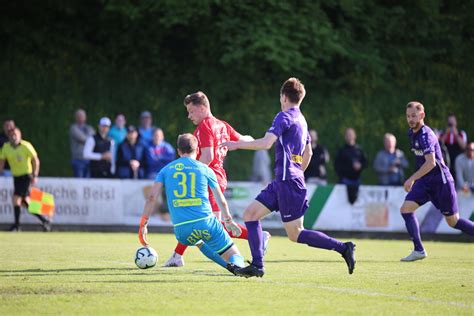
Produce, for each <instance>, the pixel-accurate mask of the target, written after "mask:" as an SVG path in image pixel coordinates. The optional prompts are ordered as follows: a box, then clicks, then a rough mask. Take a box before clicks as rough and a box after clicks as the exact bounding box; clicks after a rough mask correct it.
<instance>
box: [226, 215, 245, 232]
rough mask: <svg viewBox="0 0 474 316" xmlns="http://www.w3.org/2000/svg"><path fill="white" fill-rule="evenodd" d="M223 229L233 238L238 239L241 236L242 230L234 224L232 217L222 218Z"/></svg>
mask: <svg viewBox="0 0 474 316" xmlns="http://www.w3.org/2000/svg"><path fill="white" fill-rule="evenodd" d="M224 227H225V229H226V230H227V231H228V232H231V233H232V236H233V237H239V236H240V235H241V234H242V229H241V228H240V227H239V225H237V223H236V222H234V220H233V219H232V217H227V218H224Z"/></svg>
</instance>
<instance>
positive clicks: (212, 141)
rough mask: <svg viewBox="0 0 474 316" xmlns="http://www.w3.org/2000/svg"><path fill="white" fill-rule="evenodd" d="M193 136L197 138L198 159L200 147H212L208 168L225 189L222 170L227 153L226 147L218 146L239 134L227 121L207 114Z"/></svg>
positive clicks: (225, 178) (237, 136)
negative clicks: (212, 154)
mask: <svg viewBox="0 0 474 316" xmlns="http://www.w3.org/2000/svg"><path fill="white" fill-rule="evenodd" d="M194 136H196V138H197V140H198V155H197V159H198V160H199V158H201V150H200V149H201V148H206V147H212V151H213V153H214V158H213V159H212V161H211V163H210V164H209V168H211V169H212V170H214V172H215V174H216V177H217V181H218V182H219V186H220V187H221V188H223V189H225V187H226V186H227V175H226V173H225V170H224V159H225V156H226V155H227V148H219V145H220V144H222V143H224V142H227V141H230V140H232V141H237V140H239V139H240V137H241V135H240V134H239V133H238V132H237V131H236V130H235V129H233V128H232V126H230V125H229V124H228V123H227V122H225V121H221V120H219V119H217V118H215V117H214V116H209V117H206V118H205V119H204V120H202V121H201V123H199V125H198V126H197V127H196V130H195V131H194Z"/></svg>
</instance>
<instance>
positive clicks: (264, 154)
mask: <svg viewBox="0 0 474 316" xmlns="http://www.w3.org/2000/svg"><path fill="white" fill-rule="evenodd" d="M271 164H272V161H271V159H270V155H269V154H268V150H265V149H260V150H257V151H255V154H254V155H253V166H252V169H253V170H252V181H255V182H261V183H262V184H263V185H267V184H268V183H270V182H271V181H272V178H273V175H272V169H271Z"/></svg>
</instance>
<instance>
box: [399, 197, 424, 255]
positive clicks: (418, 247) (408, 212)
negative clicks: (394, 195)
mask: <svg viewBox="0 0 474 316" xmlns="http://www.w3.org/2000/svg"><path fill="white" fill-rule="evenodd" d="M417 208H418V204H416V203H415V202H412V201H405V202H404V203H403V205H402V208H401V212H402V217H403V219H404V220H405V226H406V228H407V231H408V234H409V235H410V237H411V240H412V241H413V246H414V249H413V251H412V252H411V253H410V254H409V255H408V256H406V257H404V258H402V259H400V261H403V262H410V261H416V260H421V259H424V258H426V257H427V256H428V254H427V252H426V251H425V248H424V247H423V244H422V242H421V236H420V225H419V224H418V220H417V218H416V216H415V213H414V210H416V209H417Z"/></svg>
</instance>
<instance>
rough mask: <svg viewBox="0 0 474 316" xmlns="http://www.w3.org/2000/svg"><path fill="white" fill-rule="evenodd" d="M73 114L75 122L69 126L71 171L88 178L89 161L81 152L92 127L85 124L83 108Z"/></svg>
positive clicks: (75, 174)
mask: <svg viewBox="0 0 474 316" xmlns="http://www.w3.org/2000/svg"><path fill="white" fill-rule="evenodd" d="M74 116H75V119H76V122H75V123H74V124H72V125H71V127H70V128H69V142H70V144H71V158H72V171H73V174H74V177H76V178H89V177H90V172H89V161H88V160H87V159H85V158H84V154H83V153H84V145H85V143H86V140H87V138H88V137H91V136H92V135H94V129H93V128H92V127H91V126H89V125H87V124H86V121H87V116H86V112H85V111H84V110H83V109H78V110H77V111H76V113H75V115H74Z"/></svg>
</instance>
